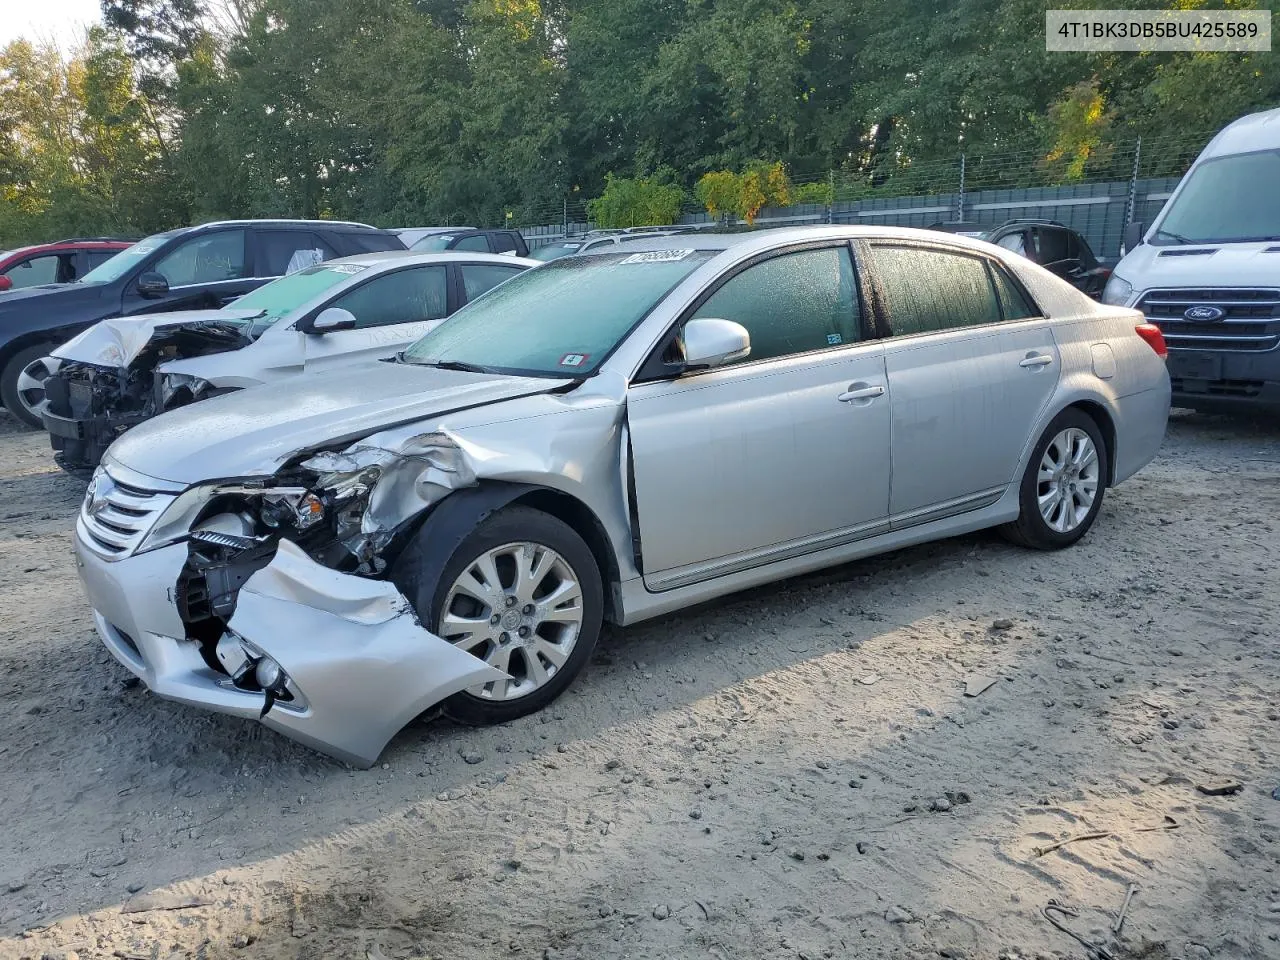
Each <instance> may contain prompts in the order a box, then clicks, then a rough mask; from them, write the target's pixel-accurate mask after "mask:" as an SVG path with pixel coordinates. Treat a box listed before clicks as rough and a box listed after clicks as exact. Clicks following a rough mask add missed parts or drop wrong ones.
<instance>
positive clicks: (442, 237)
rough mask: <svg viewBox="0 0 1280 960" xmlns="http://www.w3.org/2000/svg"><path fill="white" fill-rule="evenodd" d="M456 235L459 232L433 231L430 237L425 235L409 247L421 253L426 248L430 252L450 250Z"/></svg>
mask: <svg viewBox="0 0 1280 960" xmlns="http://www.w3.org/2000/svg"><path fill="white" fill-rule="evenodd" d="M455 236H457V234H454V233H433V234H432V235H431V236H429V237H423V238H422V239H421V240H419V241H418V242H417V243H415V244H414V245H413V246H411V247H410V248H409V249H410V250H416V251H418V252H419V253H421V252H422V251H424V250H425V251H428V252H430V251H433V250H448V249H449V244H451V243H452V242H453V238H454V237H455Z"/></svg>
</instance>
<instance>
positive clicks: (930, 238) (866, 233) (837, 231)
mask: <svg viewBox="0 0 1280 960" xmlns="http://www.w3.org/2000/svg"><path fill="white" fill-rule="evenodd" d="M872 239H879V240H918V241H925V242H927V243H930V244H933V245H935V246H937V245H950V246H957V247H967V248H968V249H970V250H974V251H981V252H982V253H985V254H988V255H990V254H996V255H998V256H1000V257H1004V256H1006V255H1008V253H1009V251H1008V250H1005V249H1003V248H1002V247H997V246H995V245H994V244H990V243H987V242H985V241H982V240H978V239H976V238H973V237H966V236H963V235H961V234H958V233H943V232H941V231H938V230H923V229H920V228H917V227H880V226H862V225H853V224H842V225H835V226H807V227H776V228H772V229H768V230H752V231H750V232H747V233H677V234H672V235H671V236H666V237H652V238H649V239H645V240H635V241H633V242H631V243H627V244H624V245H622V246H607V247H602V248H601V249H600V250H599V251H595V250H592V251H588V252H587V253H586V254H580V256H588V257H592V256H597V255H598V254H601V253H605V254H608V253H623V252H643V251H647V250H728V249H730V248H734V249H739V248H747V250H748V253H751V252H753V250H752V248H758V249H759V250H761V251H764V250H770V249H773V248H774V247H775V246H777V245H778V244H785V243H803V242H804V241H806V240H872Z"/></svg>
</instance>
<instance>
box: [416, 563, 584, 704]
mask: <svg viewBox="0 0 1280 960" xmlns="http://www.w3.org/2000/svg"><path fill="white" fill-rule="evenodd" d="M441 611H442V612H441V614H440V622H439V624H438V625H437V630H436V632H437V633H438V634H439V635H440V636H441V637H442V638H444V639H445V640H448V641H449V642H450V643H452V644H453V645H454V646H456V647H458V648H460V649H462V650H466V651H467V652H468V653H470V654H472V655H473V656H476V657H479V658H480V659H481V660H484V661H485V662H486V663H488V664H489V665H490V666H493V667H497V668H498V669H499V670H501V671H503V672H504V673H506V674H508V675H509V679H502V680H493V681H490V682H488V683H485V684H482V685H480V686H477V687H472V688H470V689H468V690H467V693H469V694H471V695H472V696H474V697H478V698H480V699H483V700H515V699H517V698H519V697H524V696H527V695H528V694H530V693H533V692H534V691H535V690H537V689H539V688H541V687H543V686H545V685H546V684H547V683H548V682H549V681H550V680H551V678H552V677H554V676H555V675H556V673H557V672H558V671H559V670H560V669H561V668H562V667H563V666H564V664H565V662H566V661H567V660H568V659H569V655H570V654H571V653H572V652H573V648H574V646H575V645H576V644H577V642H578V638H579V636H580V635H581V632H582V621H583V599H582V586H581V584H580V583H579V580H578V576H577V574H575V573H574V570H573V568H572V567H571V566H570V565H569V564H568V562H567V561H566V560H565V559H564V558H563V557H562V556H560V554H558V553H557V552H556V551H554V550H552V549H551V548H550V547H547V546H544V545H542V544H540V543H530V542H527V541H526V542H516V543H507V544H503V545H502V546H499V547H494V548H493V549H491V550H487V551H485V552H484V553H482V554H481V555H480V556H478V557H476V558H475V560H473V561H472V562H471V563H469V564H468V565H467V566H466V567H465V568H464V569H463V570H462V572H461V573H460V574H459V575H458V577H457V579H456V580H454V582H453V585H452V586H451V587H450V588H449V592H448V593H447V594H446V595H445V601H444V605H443V607H442V608H441Z"/></svg>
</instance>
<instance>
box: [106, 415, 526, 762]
mask: <svg viewBox="0 0 1280 960" xmlns="http://www.w3.org/2000/svg"><path fill="white" fill-rule="evenodd" d="M104 476H105V477H107V478H108V479H106V480H104V479H102V478H103V477H104ZM109 478H110V471H109V469H108V470H107V471H105V472H100V473H99V475H98V478H97V479H96V480H95V482H94V485H93V486H94V487H95V488H96V487H98V486H99V485H100V484H101V485H104V486H107V487H111V484H112V481H111V480H110V479H109ZM475 482H476V479H475V474H474V472H473V471H472V469H471V467H470V464H469V463H468V460H467V457H466V455H465V454H464V453H463V451H462V449H461V448H460V447H459V445H458V444H457V443H456V442H455V441H454V439H453V438H451V437H450V436H448V435H446V434H444V433H428V434H423V435H419V436H416V437H413V438H411V439H409V440H407V441H404V442H403V443H400V444H397V445H396V446H395V447H394V448H388V447H379V446H376V445H373V444H367V443H366V444H356V445H355V446H354V447H351V448H349V449H347V450H344V451H342V452H322V453H313V454H309V455H304V456H303V457H300V458H298V459H297V460H295V462H293V463H292V464H290V465H288V466H286V467H285V468H284V469H282V470H281V471H280V472H278V473H277V474H276V475H275V476H274V477H272V478H269V479H263V480H246V481H219V482H216V483H211V484H205V485H201V486H197V487H192V488H189V489H187V490H186V491H184V492H182V493H180V494H178V495H177V496H175V497H174V498H173V499H172V502H171V503H169V505H168V506H167V508H166V509H164V510H163V512H162V513H161V514H160V515H159V516H158V517H157V518H156V521H155V523H154V524H153V526H152V527H151V529H150V531H149V532H148V533H147V534H146V535H145V539H143V540H142V541H141V543H140V547H141V548H142V549H143V550H147V549H149V548H158V549H164V550H174V549H178V548H182V549H184V550H185V558H183V559H182V563H181V569H180V571H179V572H178V574H177V577H176V584H175V585H174V588H173V590H172V593H171V596H172V602H173V603H174V605H176V609H177V614H178V617H179V619H180V621H181V624H182V632H183V634H184V635H183V637H181V638H178V642H180V643H181V644H184V645H186V646H187V647H188V649H191V650H192V653H193V654H194V653H195V651H198V661H199V664H200V671H202V672H203V673H204V674H205V675H206V676H208V677H210V678H212V682H213V684H214V685H215V686H216V687H218V688H219V692H218V693H217V695H216V696H215V695H212V694H211V695H210V696H209V697H207V698H205V699H204V700H202V699H201V698H199V697H197V696H193V695H192V694H191V692H190V691H189V690H186V689H185V688H184V691H183V692H182V693H181V694H175V693H173V692H172V691H169V690H166V686H165V684H166V679H165V678H164V677H161V676H153V675H149V674H148V673H147V672H146V669H144V670H143V671H142V672H140V673H139V675H140V676H142V677H143V678H144V679H145V680H146V681H147V683H148V686H150V687H152V688H153V689H154V690H156V692H157V693H160V694H161V695H164V696H171V697H173V698H174V699H180V700H183V701H184V702H189V703H201V704H202V705H204V706H207V707H210V708H212V709H215V710H223V711H224V712H232V713H236V714H238V715H242V716H244V715H248V714H249V712H250V710H249V707H247V706H246V705H251V706H252V707H253V708H256V709H255V710H253V711H252V712H255V713H256V715H257V716H258V718H259V719H261V720H262V722H264V723H265V724H266V725H268V726H270V727H273V728H274V729H277V730H279V731H281V732H283V733H285V734H287V735H289V736H291V737H294V738H295V739H298V740H301V741H303V742H305V743H307V744H309V745H310V746H312V747H314V748H316V749H319V750H321V751H323V752H326V753H329V754H331V755H334V756H337V757H339V758H341V759H343V760H346V761H348V762H350V763H353V764H357V765H360V766H368V765H369V764H371V763H372V762H373V761H374V760H375V759H376V758H377V756H378V754H379V753H380V752H381V750H382V748H383V746H385V744H386V742H387V740H389V739H390V737H391V736H392V735H394V734H395V732H396V731H398V730H399V729H400V728H401V727H403V726H404V725H405V724H406V723H407V722H408V721H409V720H411V719H412V718H413V717H415V716H417V715H418V714H420V713H422V712H424V711H425V710H427V709H429V708H430V707H432V706H434V705H435V704H437V703H439V702H440V701H441V700H444V699H445V698H447V697H449V696H451V695H452V694H454V693H457V692H458V691H460V690H463V689H466V688H468V687H475V686H481V685H483V684H485V683H489V682H491V681H494V680H497V679H502V677H503V676H504V675H503V674H502V673H501V671H498V670H496V669H495V668H493V667H491V666H489V665H488V664H486V663H485V662H484V661H482V660H480V659H478V658H476V657H474V656H472V655H471V654H469V653H467V652H465V651H463V650H460V649H458V648H456V647H454V646H453V645H452V644H450V643H448V642H447V641H445V640H443V639H441V638H440V637H437V636H435V635H434V634H432V633H430V632H428V631H427V630H425V629H423V627H422V626H421V624H420V623H419V621H418V618H417V616H416V614H415V611H414V610H413V608H412V606H411V605H410V603H409V601H408V600H407V599H406V598H405V597H404V596H403V595H402V594H401V593H400V592H399V591H398V590H397V589H396V588H395V586H393V585H392V584H391V583H389V582H387V580H386V579H384V578H383V576H384V574H385V573H386V571H387V569H388V566H389V564H390V563H391V562H393V560H394V557H395V553H396V551H397V550H398V549H399V547H400V546H401V544H402V543H403V542H404V540H405V539H406V537H407V534H408V533H409V532H410V531H411V530H413V529H415V528H416V524H417V521H418V520H420V519H421V516H422V514H423V513H424V512H425V511H426V510H427V509H429V508H430V507H431V506H432V505H433V504H434V503H436V502H437V501H439V500H440V499H441V498H443V497H444V496H446V495H448V494H449V493H450V492H451V491H452V490H455V489H458V488H460V487H466V486H472V485H474V484H475ZM116 491H118V485H116V486H115V487H113V488H111V490H110V492H109V493H108V494H107V497H108V498H109V497H110V496H113V495H114V496H116V497H117V499H118V498H119V495H118V493H117V492H116ZM101 493H102V491H101V490H99V489H93V488H91V491H90V498H89V499H88V500H87V501H86V503H90V501H92V500H93V499H94V498H95V497H99V496H100V495H101ZM87 510H88V511H89V512H91V511H92V510H93V507H92V506H91V505H90V506H89V507H87ZM95 522H107V523H110V522H111V520H110V512H109V510H104V511H100V514H99V517H98V518H97V520H96V521H95V519H94V518H93V517H89V518H86V517H85V516H84V514H82V524H83V526H84V527H85V528H86V529H87V530H88V532H89V534H90V536H92V532H93V529H94V523H95ZM143 556H144V557H145V556H146V554H145V553H144V554H143ZM108 566H114V565H108ZM91 581H92V577H91V576H89V575H86V576H85V582H86V586H87V587H89V590H90V593H91V595H92V594H93V592H94V587H93V584H92V582H91ZM91 599H94V600H95V603H94V605H95V609H101V608H100V607H99V604H98V602H97V601H96V598H94V597H92V596H91ZM100 630H103V636H104V639H106V640H107V643H108V647H112V649H113V652H115V653H116V655H117V657H118V658H120V659H121V662H123V663H125V665H126V666H129V667H130V668H131V669H135V672H139V671H138V670H137V669H136V667H137V664H134V663H130V662H129V661H128V660H127V659H126V658H125V657H123V656H121V652H120V651H118V650H116V649H115V648H114V647H113V646H112V640H111V638H110V635H109V632H108V631H106V630H104V628H103V627H102V626H101V625H100ZM141 632H142V634H143V636H144V637H150V636H152V635H151V634H148V633H147V632H146V631H141ZM160 639H161V638H157V639H156V641H155V642H159V641H160ZM148 642H150V641H147V640H144V641H142V642H140V643H135V644H134V647H133V648H131V649H133V650H135V651H136V652H137V653H138V656H139V658H140V660H141V662H142V663H143V664H144V665H145V667H146V668H149V669H152V670H154V669H156V668H157V665H159V666H160V667H161V668H162V666H163V664H164V663H165V662H166V661H171V660H172V658H171V657H169V656H167V655H164V654H161V653H156V654H154V655H148V650H147V649H146V647H147V643H148ZM128 652H129V651H128V650H126V651H124V653H125V654H128ZM229 695H230V696H233V697H238V698H239V699H237V700H236V702H237V703H238V704H240V706H239V707H238V708H237V709H229V708H228V707H226V706H225V705H224V699H225V698H226V697H227V696H229Z"/></svg>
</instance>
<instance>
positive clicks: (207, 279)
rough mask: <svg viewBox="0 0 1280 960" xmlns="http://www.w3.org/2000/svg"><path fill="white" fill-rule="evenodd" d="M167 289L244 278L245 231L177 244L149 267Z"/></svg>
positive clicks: (201, 237)
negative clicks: (163, 281) (164, 283)
mask: <svg viewBox="0 0 1280 960" xmlns="http://www.w3.org/2000/svg"><path fill="white" fill-rule="evenodd" d="M152 269H153V270H154V271H155V272H156V273H158V274H160V275H162V276H163V277H164V278H165V279H166V280H168V281H169V286H170V287H186V286H190V285H192V284H195V283H217V282H219V281H221V280H239V279H241V278H242V277H244V275H245V269H244V231H243V230H223V231H220V232H218V233H207V234H203V235H201V236H198V237H196V238H194V239H192V240H188V241H186V242H185V243H182V244H180V245H179V246H178V247H177V249H175V250H174V251H173V252H172V253H168V254H166V255H165V256H163V257H161V258H160V260H159V262H158V263H157V264H156V265H155V267H153V268H152Z"/></svg>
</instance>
